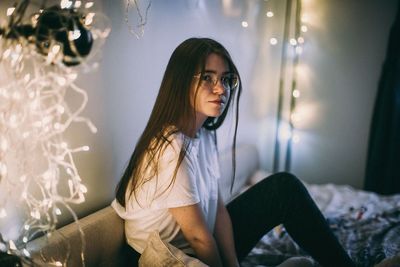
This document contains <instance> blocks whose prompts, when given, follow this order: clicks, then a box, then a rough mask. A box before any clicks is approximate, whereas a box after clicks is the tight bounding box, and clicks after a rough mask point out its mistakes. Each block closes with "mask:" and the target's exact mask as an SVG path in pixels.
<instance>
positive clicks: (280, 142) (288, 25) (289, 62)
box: [265, 0, 308, 172]
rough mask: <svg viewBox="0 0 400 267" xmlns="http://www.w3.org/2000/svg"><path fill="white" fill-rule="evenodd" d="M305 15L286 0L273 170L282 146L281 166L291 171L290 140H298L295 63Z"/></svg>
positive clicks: (300, 48) (297, 4)
mask: <svg viewBox="0 0 400 267" xmlns="http://www.w3.org/2000/svg"><path fill="white" fill-rule="evenodd" d="M265 15H266V16H267V17H268V18H272V17H274V13H273V12H272V11H271V10H268V11H267V12H266V14H265ZM306 18H307V16H306V15H305V14H303V13H302V1H301V0H287V1H286V13H285V20H284V32H283V42H282V45H283V46H282V53H281V67H280V75H279V76H280V78H279V92H278V108H277V120H276V121H277V122H276V124H277V125H276V132H275V148H274V162H273V172H277V171H279V170H280V169H281V164H280V159H281V150H282V148H283V147H284V146H285V145H286V151H285V158H284V159H285V161H284V166H283V169H284V170H285V171H290V170H291V155H292V147H293V143H298V142H299V141H300V137H299V135H298V134H297V133H296V127H295V125H296V123H297V122H299V121H300V120H301V116H300V114H301V113H300V110H299V108H298V105H297V101H298V98H299V97H300V95H301V93H300V90H299V89H298V84H297V70H298V66H299V61H300V56H301V54H302V53H303V46H304V42H305V40H304V33H306V32H307V30H308V28H307V25H306V22H307V19H306ZM277 43H278V40H277V39H276V38H274V37H273V38H270V44H271V45H276V44H277ZM289 71H291V73H290V74H291V75H290V77H291V79H290V81H288V82H289V88H290V99H289V111H288V116H287V117H285V116H284V95H285V93H284V91H285V86H286V85H285V82H287V81H286V77H287V73H288V72H289Z"/></svg>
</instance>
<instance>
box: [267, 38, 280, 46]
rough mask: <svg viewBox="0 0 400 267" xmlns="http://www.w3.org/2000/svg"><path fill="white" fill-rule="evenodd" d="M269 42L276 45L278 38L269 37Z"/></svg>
mask: <svg viewBox="0 0 400 267" xmlns="http://www.w3.org/2000/svg"><path fill="white" fill-rule="evenodd" d="M269 43H270V44H271V45H276V44H277V43H278V39H276V38H271V39H269Z"/></svg>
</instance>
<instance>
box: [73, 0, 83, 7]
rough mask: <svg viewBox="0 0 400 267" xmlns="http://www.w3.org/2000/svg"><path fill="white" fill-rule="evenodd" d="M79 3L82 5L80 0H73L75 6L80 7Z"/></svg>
mask: <svg viewBox="0 0 400 267" xmlns="http://www.w3.org/2000/svg"><path fill="white" fill-rule="evenodd" d="M81 5H82V2H81V1H75V5H74V6H75V8H80V7H81Z"/></svg>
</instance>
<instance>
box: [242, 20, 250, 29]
mask: <svg viewBox="0 0 400 267" xmlns="http://www.w3.org/2000/svg"><path fill="white" fill-rule="evenodd" d="M248 26H249V23H248V22H247V21H245V20H244V21H242V27H243V28H247V27H248Z"/></svg>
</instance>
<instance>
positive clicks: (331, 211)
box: [241, 174, 400, 267]
mask: <svg viewBox="0 0 400 267" xmlns="http://www.w3.org/2000/svg"><path fill="white" fill-rule="evenodd" d="M257 176H258V177H262V176H264V177H265V175H261V174H258V175H257ZM305 185H306V187H307V189H308V190H309V192H310V194H311V195H312V197H313V198H314V200H315V201H316V203H317V205H318V206H319V208H320V209H321V211H322V212H323V214H324V215H325V217H326V218H327V221H328V223H329V225H330V227H331V229H332V230H333V231H334V233H335V235H336V236H337V237H338V239H339V240H340V242H341V243H342V245H343V246H344V248H345V249H346V250H347V252H348V253H349V255H350V256H351V258H352V259H353V260H354V261H355V262H356V264H357V266H362V267H367V266H374V265H375V264H377V263H379V262H381V261H382V260H383V259H385V258H392V257H394V256H395V255H398V254H399V253H400V194H398V195H393V196H381V195H377V194H375V193H371V192H366V191H362V190H357V189H354V188H352V187H350V186H338V185H333V184H326V185H312V184H306V183H305ZM294 256H308V255H307V253H306V252H304V251H303V250H302V249H300V248H299V246H298V245H297V244H296V243H295V242H294V241H293V240H292V239H291V238H290V236H289V235H288V234H287V232H286V231H285V229H284V227H283V226H278V227H276V228H275V229H273V231H270V232H269V233H268V234H266V235H265V236H264V237H263V238H262V240H261V241H260V242H259V243H258V244H257V246H256V247H255V248H254V249H253V250H252V251H251V253H250V254H249V255H248V256H247V257H246V258H245V259H244V261H243V262H242V265H241V266H243V267H250V266H252V267H254V266H276V265H278V264H279V263H281V262H282V261H284V260H285V259H287V258H290V257H294ZM316 265H317V264H316ZM317 266H318V265H317ZM385 266H400V262H397V261H396V264H393V263H392V264H391V265H385Z"/></svg>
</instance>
